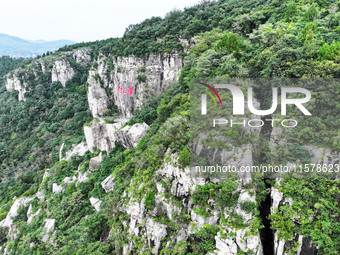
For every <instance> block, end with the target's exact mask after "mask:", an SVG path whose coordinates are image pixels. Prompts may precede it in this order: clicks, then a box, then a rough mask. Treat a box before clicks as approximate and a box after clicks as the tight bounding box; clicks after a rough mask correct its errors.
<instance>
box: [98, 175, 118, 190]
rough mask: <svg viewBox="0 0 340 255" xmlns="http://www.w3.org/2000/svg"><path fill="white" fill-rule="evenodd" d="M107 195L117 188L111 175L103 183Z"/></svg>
mask: <svg viewBox="0 0 340 255" xmlns="http://www.w3.org/2000/svg"><path fill="white" fill-rule="evenodd" d="M101 185H102V187H103V189H104V190H105V192H106V193H109V192H110V191H111V190H113V189H114V188H115V183H114V178H113V177H112V176H111V175H110V176H108V177H107V178H106V179H105V180H104V181H102V183H101Z"/></svg>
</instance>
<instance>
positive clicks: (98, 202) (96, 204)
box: [90, 197, 102, 212]
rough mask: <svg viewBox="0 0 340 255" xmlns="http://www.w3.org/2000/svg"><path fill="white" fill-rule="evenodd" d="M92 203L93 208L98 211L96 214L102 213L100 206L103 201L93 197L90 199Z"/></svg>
mask: <svg viewBox="0 0 340 255" xmlns="http://www.w3.org/2000/svg"><path fill="white" fill-rule="evenodd" d="M90 203H91V205H92V206H93V208H94V209H95V210H96V212H100V205H101V203H102V201H101V200H100V199H98V198H95V197H91V198H90Z"/></svg>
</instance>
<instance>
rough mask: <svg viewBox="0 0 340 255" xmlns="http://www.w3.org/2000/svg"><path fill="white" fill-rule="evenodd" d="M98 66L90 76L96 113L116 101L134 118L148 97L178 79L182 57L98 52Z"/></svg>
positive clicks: (89, 95)
mask: <svg viewBox="0 0 340 255" xmlns="http://www.w3.org/2000/svg"><path fill="white" fill-rule="evenodd" d="M96 65H97V68H96V69H95V70H92V71H90V73H89V79H88V84H89V93H88V101H89V105H90V109H91V112H92V114H93V116H97V115H98V113H100V112H101V111H102V109H104V110H105V109H106V107H108V106H109V105H112V103H114V104H115V105H116V106H117V107H118V110H119V112H120V113H121V114H122V115H123V116H125V117H131V116H132V115H133V114H134V113H135V111H136V110H137V109H139V108H140V107H141V106H142V103H143V101H144V100H145V99H146V98H147V97H149V96H150V95H154V94H158V93H160V92H161V91H162V90H163V89H164V88H165V87H167V86H169V85H170V84H172V83H173V82H175V81H176V80H177V78H178V74H179V72H180V70H181V68H182V66H183V60H182V57H181V56H179V55H178V54H172V55H163V56H162V55H160V54H157V55H149V56H148V57H147V58H137V57H135V56H129V57H117V58H108V57H106V56H104V55H99V56H98V59H97V61H96ZM105 88H108V90H109V91H110V95H108V94H107V93H106V90H105ZM130 88H131V90H130ZM129 91H130V93H128V92H129Z"/></svg>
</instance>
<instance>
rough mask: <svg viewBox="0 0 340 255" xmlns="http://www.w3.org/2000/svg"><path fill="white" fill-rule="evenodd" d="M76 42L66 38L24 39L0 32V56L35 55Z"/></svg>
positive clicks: (28, 56)
mask: <svg viewBox="0 0 340 255" xmlns="http://www.w3.org/2000/svg"><path fill="white" fill-rule="evenodd" d="M75 43H76V42H74V41H71V40H66V39H61V40H55V41H44V40H25V39H22V38H20V37H17V36H11V35H7V34H4V33H0V56H10V57H15V58H19V57H24V58H30V57H36V56H38V55H42V54H44V53H46V52H47V51H55V50H57V49H59V48H60V47H63V46H65V45H71V44H75Z"/></svg>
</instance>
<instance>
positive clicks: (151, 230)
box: [145, 218, 167, 254]
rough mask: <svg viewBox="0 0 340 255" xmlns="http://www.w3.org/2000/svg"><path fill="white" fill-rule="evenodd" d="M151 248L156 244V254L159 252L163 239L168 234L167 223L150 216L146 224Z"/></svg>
mask: <svg viewBox="0 0 340 255" xmlns="http://www.w3.org/2000/svg"><path fill="white" fill-rule="evenodd" d="M145 228H146V234H147V238H148V245H149V248H152V247H153V246H154V254H158V250H159V248H160V246H161V241H162V239H163V238H164V237H166V235H167V231H166V225H164V224H161V223H158V222H155V221H153V220H152V219H150V218H148V219H147V220H146V224H145Z"/></svg>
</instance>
